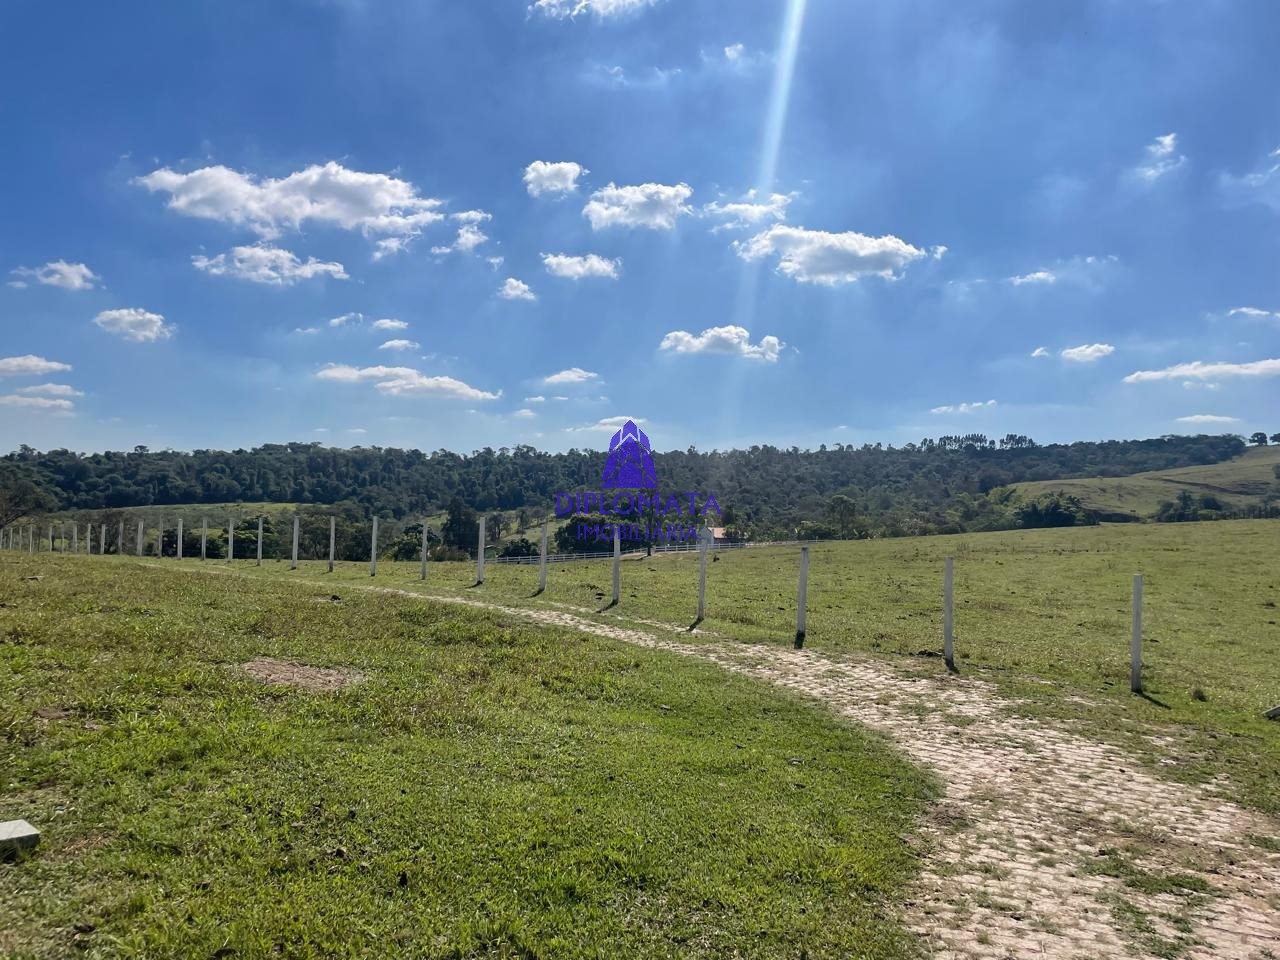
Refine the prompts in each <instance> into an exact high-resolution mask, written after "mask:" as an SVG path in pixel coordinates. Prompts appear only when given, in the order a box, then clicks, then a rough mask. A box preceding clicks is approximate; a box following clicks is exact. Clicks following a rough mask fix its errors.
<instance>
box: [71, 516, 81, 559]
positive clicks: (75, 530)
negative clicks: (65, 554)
mask: <svg viewBox="0 0 1280 960" xmlns="http://www.w3.org/2000/svg"><path fill="white" fill-rule="evenodd" d="M71 552H72V553H79V552H80V521H79V520H77V521H76V522H75V523H73V524H72V525H71Z"/></svg>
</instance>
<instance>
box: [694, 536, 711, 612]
mask: <svg viewBox="0 0 1280 960" xmlns="http://www.w3.org/2000/svg"><path fill="white" fill-rule="evenodd" d="M710 537H711V530H710V528H709V527H703V528H702V537H701V539H702V542H701V543H699V544H698V553H699V554H700V556H699V557H698V616H697V620H698V622H699V623H701V622H702V619H703V618H704V617H705V616H706V615H707V554H708V553H710V552H711V547H710V544H709V543H708V542H707V541H708V540H709V539H710Z"/></svg>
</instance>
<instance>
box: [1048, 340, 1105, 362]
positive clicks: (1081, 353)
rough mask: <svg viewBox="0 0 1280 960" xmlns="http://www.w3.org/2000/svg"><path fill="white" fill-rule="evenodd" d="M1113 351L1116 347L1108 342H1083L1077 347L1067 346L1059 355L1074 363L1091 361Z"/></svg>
mask: <svg viewBox="0 0 1280 960" xmlns="http://www.w3.org/2000/svg"><path fill="white" fill-rule="evenodd" d="M1115 352H1116V348H1115V347H1113V346H1112V345H1111V344H1109V343H1083V344H1081V345H1080V346H1078V347H1067V348H1066V349H1064V350H1063V351H1062V352H1061V353H1060V354H1059V356H1061V357H1062V359H1063V360H1071V361H1073V362H1075V363H1093V362H1094V361H1095V360H1101V359H1102V358H1103V357H1107V356H1110V355H1111V354H1113V353H1115Z"/></svg>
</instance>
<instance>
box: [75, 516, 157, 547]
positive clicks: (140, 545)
mask: <svg viewBox="0 0 1280 960" xmlns="http://www.w3.org/2000/svg"><path fill="white" fill-rule="evenodd" d="M142 536H143V526H142V519H141V518H139V519H138V547H137V549H136V550H135V551H134V553H135V554H136V555H137V556H139V557H140V556H142ZM75 548H76V533H75V531H74V530H72V531H71V549H72V550H74V549H75Z"/></svg>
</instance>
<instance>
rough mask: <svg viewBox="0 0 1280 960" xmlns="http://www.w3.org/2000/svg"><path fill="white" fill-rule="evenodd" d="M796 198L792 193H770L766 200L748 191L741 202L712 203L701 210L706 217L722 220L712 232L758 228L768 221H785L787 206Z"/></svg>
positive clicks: (754, 192) (752, 191)
mask: <svg viewBox="0 0 1280 960" xmlns="http://www.w3.org/2000/svg"><path fill="white" fill-rule="evenodd" d="M795 198H796V194H794V193H771V194H769V196H768V198H767V199H763V198H761V197H759V196H758V195H757V193H756V191H755V190H748V191H747V194H746V196H745V197H743V198H742V199H741V200H734V201H730V202H729V203H721V202H720V201H718V200H717V201H714V202H712V203H708V204H707V205H706V206H704V207H703V208H702V212H703V213H704V214H705V215H706V216H708V217H715V218H717V219H720V220H722V221H723V222H722V223H720V224H719V225H718V226H716V227H714V228H713V230H712V232H718V231H720V230H734V229H742V228H746V227H758V226H759V225H760V224H762V223H767V222H768V221H770V220H785V219H787V206H788V205H789V204H790V203H791V201H792V200H794V199H795Z"/></svg>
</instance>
